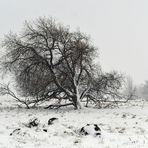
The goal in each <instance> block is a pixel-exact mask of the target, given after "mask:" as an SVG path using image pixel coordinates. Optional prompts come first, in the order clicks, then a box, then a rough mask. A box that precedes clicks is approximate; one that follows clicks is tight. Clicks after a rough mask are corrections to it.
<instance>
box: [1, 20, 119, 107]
mask: <svg viewBox="0 0 148 148" xmlns="http://www.w3.org/2000/svg"><path fill="white" fill-rule="evenodd" d="M3 47H4V48H5V49H6V54H5V55H4V57H3V59H2V65H3V68H4V69H5V70H6V71H7V70H10V71H11V72H12V73H13V75H14V78H15V81H16V84H17V91H18V93H19V94H20V95H21V96H23V97H32V98H35V99H33V100H31V101H32V102H40V101H50V100H52V99H57V100H58V104H56V105H57V106H60V105H61V101H63V100H65V101H68V103H67V105H73V106H74V107H75V108H76V109H77V108H81V107H82V105H81V101H82V100H83V99H84V98H85V99H86V98H87V99H88V100H93V101H94V102H96V101H98V100H100V99H103V97H104V95H106V96H111V97H113V98H115V97H119V96H118V93H117V92H118V90H119V89H120V87H121V86H122V84H121V83H122V76H121V75H119V74H118V73H116V72H113V73H103V72H102V71H101V67H100V65H95V64H94V59H95V57H96V56H97V54H98V49H97V48H96V47H94V46H93V45H92V43H91V41H90V38H89V37H88V36H87V35H86V34H84V33H81V32H80V31H75V32H74V31H73V32H72V31H71V30H70V28H69V27H66V26H64V25H61V24H59V23H56V21H55V20H54V19H52V18H39V19H37V20H36V21H34V22H32V23H28V22H26V23H25V26H24V29H23V31H22V33H21V34H13V33H10V34H8V35H7V36H6V37H5V40H4V42H3ZM64 105H66V104H64ZM50 107H51V106H50Z"/></svg>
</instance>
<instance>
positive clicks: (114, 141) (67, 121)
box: [0, 99, 148, 148]
mask: <svg viewBox="0 0 148 148" xmlns="http://www.w3.org/2000/svg"><path fill="white" fill-rule="evenodd" d="M1 100H2V99H1ZM34 117H37V118H38V119H39V120H40V123H39V126H38V127H33V128H28V127H26V124H27V123H28V121H29V120H30V119H31V118H34ZM52 117H56V118H58V121H57V122H55V123H54V124H53V125H48V124H47V122H48V119H50V118H52ZM91 123H93V124H98V125H99V127H100V128H101V134H102V135H101V137H99V136H96V137H95V136H90V135H89V136H84V135H81V134H79V130H80V129H81V127H83V126H85V125H86V124H91ZM18 128H20V130H19V131H18V132H14V133H13V134H12V135H10V133H12V132H13V131H14V130H15V129H18ZM43 129H47V132H45V131H43ZM0 148H148V104H147V103H144V102H135V103H134V105H128V106H122V107H120V108H116V109H93V108H84V109H83V110H73V109H68V108H64V109H59V110H47V109H43V108H38V109H29V110H28V109H24V108H17V107H15V104H13V106H10V103H9V100H7V99H6V100H5V101H1V103H0Z"/></svg>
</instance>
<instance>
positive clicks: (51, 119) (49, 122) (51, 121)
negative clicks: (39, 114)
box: [48, 117, 58, 125]
mask: <svg viewBox="0 0 148 148" xmlns="http://www.w3.org/2000/svg"><path fill="white" fill-rule="evenodd" d="M57 120H58V118H55V117H53V118H50V119H49V120H48V125H52V124H53V123H54V122H55V121H57Z"/></svg>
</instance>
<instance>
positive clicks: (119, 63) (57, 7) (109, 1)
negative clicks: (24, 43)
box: [0, 0, 148, 84]
mask: <svg viewBox="0 0 148 148" xmlns="http://www.w3.org/2000/svg"><path fill="white" fill-rule="evenodd" d="M39 16H46V17H48V16H52V17H54V18H55V19H57V20H58V21H59V22H61V23H63V24H65V25H69V26H70V27H71V28H72V29H76V28H80V30H81V31H82V32H85V33H87V34H88V35H90V36H91V38H92V41H93V42H94V45H95V46H97V47H98V48H99V50H100V63H101V65H102V69H103V70H104V71H110V70H113V69H114V70H118V71H120V72H124V73H127V74H128V75H130V76H131V77H132V78H133V80H134V82H135V84H140V83H143V82H144V80H148V64H147V63H148V0H0V41H1V40H2V39H3V36H4V34H6V33H8V32H9V31H10V30H11V31H13V32H19V31H20V30H21V28H22V27H23V23H24V21H25V20H32V19H35V18H37V17H39Z"/></svg>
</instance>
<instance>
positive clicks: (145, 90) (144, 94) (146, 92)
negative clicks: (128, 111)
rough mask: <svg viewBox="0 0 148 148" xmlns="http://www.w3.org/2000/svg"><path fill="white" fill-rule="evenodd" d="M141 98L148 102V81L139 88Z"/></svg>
mask: <svg viewBox="0 0 148 148" xmlns="http://www.w3.org/2000/svg"><path fill="white" fill-rule="evenodd" d="M139 96H140V97H141V98H143V99H145V100H148V80H146V81H145V83H144V84H143V85H141V86H140V87H139Z"/></svg>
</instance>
